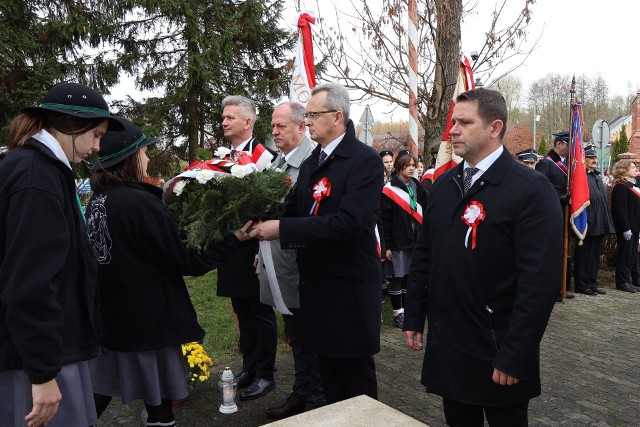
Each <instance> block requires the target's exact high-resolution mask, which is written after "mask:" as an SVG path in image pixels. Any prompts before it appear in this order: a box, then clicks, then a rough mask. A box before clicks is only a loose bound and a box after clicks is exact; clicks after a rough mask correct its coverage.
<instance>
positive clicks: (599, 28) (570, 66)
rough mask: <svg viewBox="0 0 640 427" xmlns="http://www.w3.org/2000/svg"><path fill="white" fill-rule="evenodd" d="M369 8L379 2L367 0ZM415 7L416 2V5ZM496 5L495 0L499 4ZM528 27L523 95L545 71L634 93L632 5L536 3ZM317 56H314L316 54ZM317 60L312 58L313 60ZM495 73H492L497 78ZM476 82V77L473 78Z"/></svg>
mask: <svg viewBox="0 0 640 427" xmlns="http://www.w3.org/2000/svg"><path fill="white" fill-rule="evenodd" d="M368 1H369V3H370V4H372V3H375V2H376V1H382V0H368ZM463 1H466V2H468V1H471V2H475V3H477V7H476V8H475V11H474V13H472V14H471V15H469V16H467V18H466V19H465V21H464V22H463V23H462V27H461V28H462V51H463V54H465V55H467V56H470V54H471V52H472V51H474V50H479V49H480V48H481V41H482V40H484V37H485V36H484V33H485V32H486V31H487V26H488V23H489V22H490V18H491V12H492V11H493V9H494V7H495V5H496V1H495V0H463ZM350 2H353V3H355V4H359V0H321V1H320V0H301V1H300V2H299V3H300V6H301V9H302V10H306V9H310V10H314V11H316V15H317V14H320V15H322V16H323V17H325V18H327V19H329V18H330V17H332V16H333V15H335V13H334V11H333V9H334V8H335V4H338V5H339V7H340V8H341V9H340V10H346V8H347V7H349V3H350ZM297 3H298V2H297V1H296V0H286V2H285V5H286V9H285V11H284V14H283V17H282V18H283V25H289V26H290V28H291V29H292V30H293V29H294V28H295V25H294V22H295V20H296V5H297ZM418 3H420V1H419V2H418ZM501 3H502V2H501V1H500V4H501ZM524 3H525V1H524V0H508V2H507V9H506V12H507V13H506V15H505V22H508V19H510V18H513V17H515V16H516V15H517V13H518V10H520V9H522V7H523V5H524ZM531 10H532V12H533V14H532V24H531V27H530V33H529V35H528V39H529V40H530V41H531V43H533V41H534V40H535V39H537V38H538V37H540V41H539V43H538V48H537V49H536V50H535V51H534V52H533V53H532V55H531V56H530V57H529V58H528V59H527V60H526V62H525V63H524V64H523V65H522V66H521V67H520V68H518V69H517V70H516V71H515V72H514V73H513V74H514V75H515V76H518V77H519V78H520V79H521V80H522V82H523V87H524V89H525V90H526V89H527V88H528V86H529V84H530V83H531V82H533V81H535V80H536V79H538V78H540V77H542V76H544V75H545V74H547V73H549V72H557V73H559V74H576V75H580V74H582V73H586V74H588V75H593V76H595V75H596V74H597V73H600V74H601V75H602V77H603V78H604V79H605V81H606V82H607V84H608V85H609V95H610V96H613V95H615V94H619V95H623V96H624V95H627V92H628V85H630V86H631V91H632V92H635V91H636V90H638V89H639V88H640V68H639V67H638V66H640V58H638V57H637V56H636V55H637V54H638V53H637V52H638V49H637V45H638V43H640V33H639V32H638V30H637V28H638V24H637V20H638V19H639V18H640V1H638V0H607V1H604V2H596V1H594V0H581V1H579V0H537V1H536V3H535V4H534V5H532V7H531ZM316 53H317V52H316ZM319 59H320V58H319V57H318V56H317V55H316V61H318V60H319ZM498 74H500V73H495V74H494V76H497V75H498ZM476 77H480V78H481V79H482V77H483V76H482V75H481V74H479V75H476ZM132 92H133V93H135V92H136V91H135V90H134V89H132V83H131V81H130V79H129V80H126V79H125V81H124V82H123V83H122V84H121V85H119V87H117V88H116V89H114V91H113V95H112V97H111V98H112V99H118V98H121V97H123V96H124V94H125V93H129V94H131V93H132ZM363 110H364V105H357V104H355V105H353V107H352V113H351V114H352V117H353V119H354V121H357V120H358V119H359V118H360V116H361V114H362V112H363ZM372 110H373V115H374V118H375V120H376V121H377V122H380V121H398V120H407V119H408V117H407V115H408V113H407V112H406V111H401V110H396V111H395V112H393V113H391V114H386V112H387V111H389V110H390V108H389V107H385V106H384V105H382V104H376V105H373V106H372Z"/></svg>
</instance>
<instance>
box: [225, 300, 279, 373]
mask: <svg viewBox="0 0 640 427" xmlns="http://www.w3.org/2000/svg"><path fill="white" fill-rule="evenodd" d="M231 304H232V305H233V310H234V311H235V312H236V315H237V316H238V325H239V326H240V352H241V353H242V370H243V371H246V372H252V373H255V375H256V377H257V378H262V379H265V380H272V379H273V372H274V371H275V364H276V350H277V348H276V346H277V342H278V325H277V323H276V316H275V314H274V313H273V309H272V308H271V307H270V306H268V305H266V304H263V303H261V302H260V298H259V297H258V296H255V297H232V298H231Z"/></svg>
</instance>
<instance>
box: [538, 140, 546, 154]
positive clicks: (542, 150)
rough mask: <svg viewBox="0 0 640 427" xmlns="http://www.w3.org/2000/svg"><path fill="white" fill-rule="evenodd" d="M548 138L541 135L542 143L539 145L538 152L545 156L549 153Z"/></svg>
mask: <svg viewBox="0 0 640 427" xmlns="http://www.w3.org/2000/svg"><path fill="white" fill-rule="evenodd" d="M547 151H548V150H547V140H546V138H545V137H544V135H542V136H541V137H540V145H538V154H540V155H541V156H545V155H546V154H547Z"/></svg>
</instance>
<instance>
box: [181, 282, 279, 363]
mask: <svg viewBox="0 0 640 427" xmlns="http://www.w3.org/2000/svg"><path fill="white" fill-rule="evenodd" d="M184 279H185V282H186V283H187V288H188V289H189V294H190V295H191V301H192V302H193V306H194V307H195V309H196V312H197V313H198V321H199V322H200V325H201V326H202V328H203V329H204V330H205V332H206V335H205V337H204V342H203V344H202V345H203V347H204V349H205V350H206V351H207V354H209V357H211V358H212V359H213V363H214V364H216V363H217V362H218V361H219V360H221V359H223V360H229V359H231V358H233V357H238V358H240V357H241V355H240V351H239V350H238V332H237V329H236V325H235V323H234V321H233V310H232V309H231V299H230V298H224V297H219V296H217V295H216V279H217V274H216V271H211V272H209V273H207V274H205V275H204V276H200V277H185V278H184ZM276 319H277V320H278V331H279V332H278V340H279V343H280V344H281V345H284V338H283V337H284V328H283V324H282V316H281V315H280V313H279V312H278V311H277V310H276Z"/></svg>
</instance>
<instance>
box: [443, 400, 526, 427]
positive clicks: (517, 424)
mask: <svg viewBox="0 0 640 427" xmlns="http://www.w3.org/2000/svg"><path fill="white" fill-rule="evenodd" d="M442 404H443V407H444V417H445V419H446V421H447V425H449V426H451V427H482V426H484V417H485V416H486V417H487V422H488V423H489V426H491V427H527V426H528V425H529V419H528V413H527V412H528V408H529V401H528V400H527V401H526V402H524V403H519V404H517V405H508V406H479V405H470V404H468V403H460V402H456V401H453V400H449V399H444V398H443V399H442Z"/></svg>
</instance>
